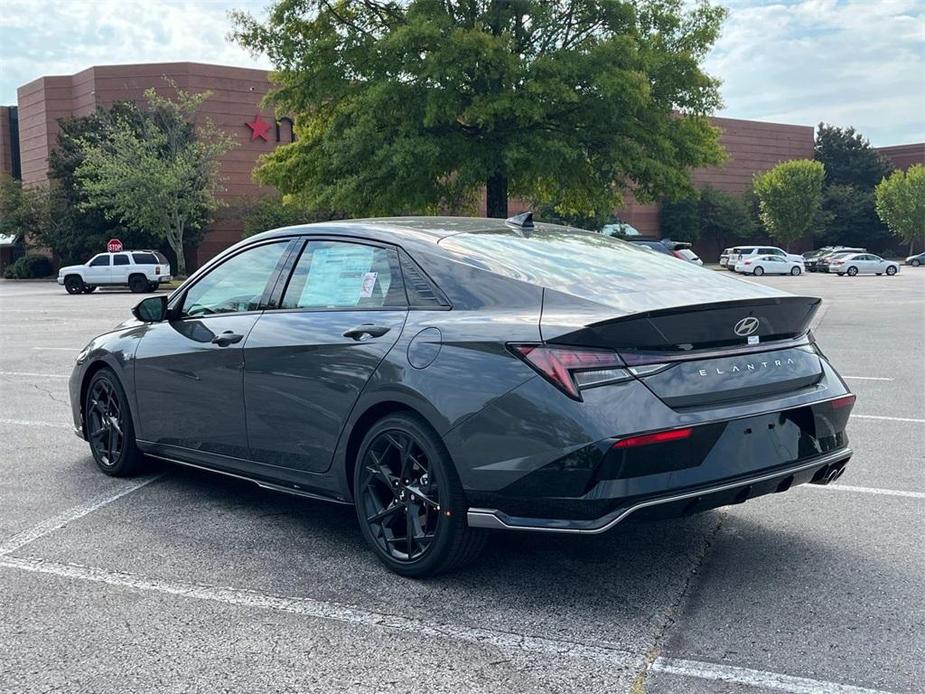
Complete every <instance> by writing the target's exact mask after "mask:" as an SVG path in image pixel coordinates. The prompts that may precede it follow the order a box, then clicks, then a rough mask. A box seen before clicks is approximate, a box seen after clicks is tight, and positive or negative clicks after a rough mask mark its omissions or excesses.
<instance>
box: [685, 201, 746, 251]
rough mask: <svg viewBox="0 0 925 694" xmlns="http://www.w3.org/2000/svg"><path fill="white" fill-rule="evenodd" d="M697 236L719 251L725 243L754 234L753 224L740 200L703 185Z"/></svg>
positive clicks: (743, 203) (744, 202)
mask: <svg viewBox="0 0 925 694" xmlns="http://www.w3.org/2000/svg"><path fill="white" fill-rule="evenodd" d="M698 214H699V217H700V225H699V226H700V233H701V235H702V236H703V237H704V238H708V239H712V240H713V241H714V242H715V243H716V245H717V247H719V248H720V249H723V248H725V247H726V244H727V243H731V242H733V241H736V240H739V239H744V238H748V237H749V236H752V235H753V234H754V233H755V221H754V219H753V218H752V216H751V214H750V213H749V209H748V205H747V203H746V201H745V199H744V198H743V197H739V196H736V195H732V194H731V193H726V192H724V191H722V190H717V189H716V188H713V187H712V186H704V188H703V190H701V191H700V201H699V205H698Z"/></svg>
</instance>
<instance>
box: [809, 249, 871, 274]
mask: <svg viewBox="0 0 925 694" xmlns="http://www.w3.org/2000/svg"><path fill="white" fill-rule="evenodd" d="M861 252H865V253H866V251H858V250H856V249H851V248H849V249H847V250H838V251H831V252H829V253H826V254H825V255H823V256H822V257H820V258H819V260H818V261H817V262H816V270H817V271H819V272H831V268H830V266H831V263H832V261H833V260H836V259H838V258H842V257H844V256H848V255H853V254H854V253H861Z"/></svg>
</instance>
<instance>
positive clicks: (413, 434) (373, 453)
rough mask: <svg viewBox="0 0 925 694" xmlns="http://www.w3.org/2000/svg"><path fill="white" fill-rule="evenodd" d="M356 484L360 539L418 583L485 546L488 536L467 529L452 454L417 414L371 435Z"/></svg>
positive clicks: (387, 421)
mask: <svg viewBox="0 0 925 694" xmlns="http://www.w3.org/2000/svg"><path fill="white" fill-rule="evenodd" d="M353 486H354V501H355V506H356V513H357V519H358V520H359V522H360V529H361V531H362V533H363V537H364V538H365V539H366V542H367V544H368V545H369V546H370V547H371V548H372V550H373V551H374V552H375V553H376V556H378V557H379V559H380V561H382V563H384V564H385V565H386V566H387V567H389V568H390V569H391V570H392V571H394V572H395V573H397V574H400V575H402V576H410V577H415V578H420V577H424V576H432V575H434V574H437V573H440V572H443V571H449V570H452V569H455V568H458V567H460V566H462V565H464V564H466V563H468V562H470V561H472V560H473V559H474V558H475V557H476V556H477V555H478V553H479V552H480V551H481V549H482V547H483V546H484V544H485V534H484V533H483V532H480V531H477V530H473V529H472V528H470V527H469V526H468V525H467V523H466V499H465V495H464V493H463V489H462V484H461V483H460V481H459V477H458V475H457V474H456V468H455V467H454V466H453V461H452V460H451V459H450V456H449V453H447V451H446V448H445V447H444V445H443V442H442V441H441V440H440V438H439V437H438V436H437V435H436V433H434V431H433V429H431V427H430V426H429V425H428V424H427V422H425V421H424V420H422V419H421V418H420V417H418V416H415V415H412V414H405V413H402V414H395V415H390V416H388V417H385V418H384V419H382V420H380V421H379V422H377V423H376V424H375V425H374V426H373V428H372V429H370V430H369V432H368V433H367V434H366V436H365V437H364V439H363V443H362V444H361V446H360V451H359V454H358V457H357V464H356V469H355V471H354V479H353Z"/></svg>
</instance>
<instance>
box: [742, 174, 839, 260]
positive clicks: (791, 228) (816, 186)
mask: <svg viewBox="0 0 925 694" xmlns="http://www.w3.org/2000/svg"><path fill="white" fill-rule="evenodd" d="M824 178H825V168H824V167H823V166H822V164H821V163H820V162H818V161H810V160H808V159H794V160H793V161H785V162H783V163H782V164H778V165H777V166H775V167H774V168H773V169H770V170H768V171H765V172H763V173H760V174H755V178H754V187H755V194H756V195H757V196H758V209H759V214H760V216H761V222H762V223H763V224H764V227H765V229H767V231H768V234H770V236H771V238H773V239H774V240H776V241H777V242H778V243H781V244H784V246H785V247H786V248H787V250H790V244H791V243H792V242H793V241H796V240H797V239H799V238H802V237H803V236H805V235H806V234H807V233H808V232H809V231H810V230H811V228H812V227H813V224H814V222H815V220H816V219H817V215H818V214H819V210H820V207H821V202H822V182H823V180H824Z"/></svg>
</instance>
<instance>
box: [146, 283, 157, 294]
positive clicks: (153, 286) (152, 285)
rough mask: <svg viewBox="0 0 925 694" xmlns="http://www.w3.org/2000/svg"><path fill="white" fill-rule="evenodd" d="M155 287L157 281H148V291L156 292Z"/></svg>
mask: <svg viewBox="0 0 925 694" xmlns="http://www.w3.org/2000/svg"><path fill="white" fill-rule="evenodd" d="M157 287H158V283H157V282H148V291H149V292H156V291H157Z"/></svg>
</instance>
